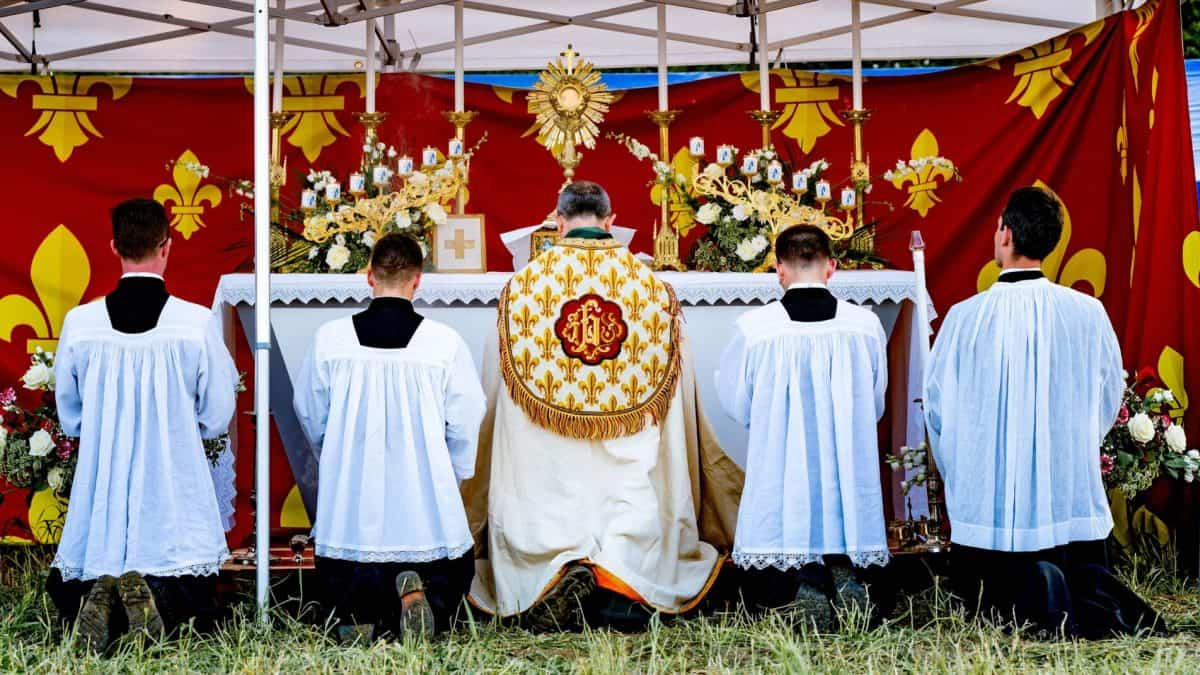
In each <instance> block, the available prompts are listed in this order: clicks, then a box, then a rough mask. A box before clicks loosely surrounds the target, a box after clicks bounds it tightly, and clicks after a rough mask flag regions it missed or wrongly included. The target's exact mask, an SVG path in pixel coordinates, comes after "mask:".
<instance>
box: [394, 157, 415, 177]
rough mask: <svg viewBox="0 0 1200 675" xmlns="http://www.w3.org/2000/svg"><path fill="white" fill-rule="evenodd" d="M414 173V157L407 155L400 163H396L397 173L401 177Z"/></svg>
mask: <svg viewBox="0 0 1200 675" xmlns="http://www.w3.org/2000/svg"><path fill="white" fill-rule="evenodd" d="M412 172H413V159H412V157H409V156H408V155H405V156H403V157H401V158H400V161H399V162H396V173H398V174H400V175H401V176H411V175H412Z"/></svg>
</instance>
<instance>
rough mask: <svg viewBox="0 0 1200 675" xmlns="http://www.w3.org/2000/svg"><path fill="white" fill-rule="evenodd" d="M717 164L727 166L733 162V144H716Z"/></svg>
mask: <svg viewBox="0 0 1200 675" xmlns="http://www.w3.org/2000/svg"><path fill="white" fill-rule="evenodd" d="M717 164H720V165H721V166H729V165H731V164H733V146H731V145H718V146H717Z"/></svg>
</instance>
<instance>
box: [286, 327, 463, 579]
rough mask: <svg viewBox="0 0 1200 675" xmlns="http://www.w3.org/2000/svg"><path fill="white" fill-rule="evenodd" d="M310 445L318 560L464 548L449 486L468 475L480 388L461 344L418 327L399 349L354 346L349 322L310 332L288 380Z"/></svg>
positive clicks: (445, 332) (416, 555) (439, 330)
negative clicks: (315, 456) (314, 458)
mask: <svg viewBox="0 0 1200 675" xmlns="http://www.w3.org/2000/svg"><path fill="white" fill-rule="evenodd" d="M295 391H296V395H295V397H296V398H295V407H296V414H297V415H298V416H299V418H300V424H301V426H302V427H303V429H304V433H305V434H306V435H307V437H308V440H309V443H311V444H312V447H314V448H319V452H320V473H319V482H318V486H319V487H318V490H317V519H316V523H315V526H314V528H313V538H314V539H315V541H316V554H317V555H319V556H323V557H329V558H338V559H342V560H353V561H357V562H430V561H433V560H440V559H445V558H457V557H459V556H461V555H462V554H464V553H466V552H467V551H468V550H470V548H471V547H472V546H473V545H474V542H473V539H472V537H471V531H470V528H469V527H468V525H467V516H466V512H465V510H464V508H463V501H462V497H461V495H460V494H459V491H458V481H460V480H464V479H466V478H469V477H470V476H471V475H472V474H473V473H474V471H475V448H476V443H477V441H478V434H479V422H480V420H481V419H482V417H483V412H484V404H485V401H484V396H483V389H482V388H481V386H480V384H479V376H478V375H477V374H476V372H475V364H474V362H473V361H472V360H471V353H470V351H469V350H468V349H467V345H466V343H465V342H463V339H462V337H460V336H459V335H458V333H456V332H454V330H453V329H452V328H450V327H449V326H446V325H445V324H442V323H438V322H437V321H433V320H431V319H429V318H425V319H423V320H422V321H421V324H420V325H419V326H418V327H417V330H416V332H415V333H414V334H413V336H412V339H411V340H410V341H409V343H408V346H407V347H404V348H401V349H380V348H375V347H364V346H362V345H361V344H359V341H358V336H357V334H356V333H355V330H354V321H353V318H352V317H345V318H342V319H337V320H335V321H331V322H329V323H327V324H325V325H324V326H322V327H321V328H320V329H318V330H317V334H316V337H315V338H314V340H313V346H312V350H311V351H310V352H309V355H308V358H307V360H306V361H305V364H304V367H303V369H302V370H301V372H300V374H299V376H298V377H297V379H296V383H295Z"/></svg>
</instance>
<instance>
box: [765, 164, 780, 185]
mask: <svg viewBox="0 0 1200 675" xmlns="http://www.w3.org/2000/svg"><path fill="white" fill-rule="evenodd" d="M767 182H769V183H776V184H779V183H782V182H783V165H782V164H780V163H779V162H778V161H772V162H771V163H770V164H768V165H767Z"/></svg>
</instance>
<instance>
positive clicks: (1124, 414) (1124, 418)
mask: <svg viewBox="0 0 1200 675" xmlns="http://www.w3.org/2000/svg"><path fill="white" fill-rule="evenodd" d="M1128 421H1129V406H1127V405H1123V406H1121V411H1120V412H1118V413H1117V424H1125V423H1126V422H1128Z"/></svg>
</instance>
